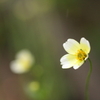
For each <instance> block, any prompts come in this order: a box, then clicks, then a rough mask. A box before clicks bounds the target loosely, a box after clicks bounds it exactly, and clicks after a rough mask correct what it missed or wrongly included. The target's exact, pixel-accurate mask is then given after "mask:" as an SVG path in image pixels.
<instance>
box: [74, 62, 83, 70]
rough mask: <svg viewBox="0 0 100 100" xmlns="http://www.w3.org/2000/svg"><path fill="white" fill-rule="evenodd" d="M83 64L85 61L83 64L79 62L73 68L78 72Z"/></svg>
mask: <svg viewBox="0 0 100 100" xmlns="http://www.w3.org/2000/svg"><path fill="white" fill-rule="evenodd" d="M83 63H84V61H82V62H79V61H78V62H77V63H76V64H75V65H74V66H73V68H74V69H75V70H76V69H78V68H79V67H81V66H82V64H83Z"/></svg>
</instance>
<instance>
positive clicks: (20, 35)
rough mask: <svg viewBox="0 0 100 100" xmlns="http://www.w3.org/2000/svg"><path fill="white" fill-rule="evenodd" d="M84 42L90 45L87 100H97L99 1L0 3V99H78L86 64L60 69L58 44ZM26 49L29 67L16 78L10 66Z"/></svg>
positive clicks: (17, 0)
mask: <svg viewBox="0 0 100 100" xmlns="http://www.w3.org/2000/svg"><path fill="white" fill-rule="evenodd" d="M81 37H85V38H86V39H88V40H89V41H90V43H91V53H90V58H91V60H92V63H93V72H92V76H91V80H90V86H89V97H90V100H100V77H99V76H100V63H99V62H100V61H99V60H100V1H99V0H95V1H94V0H91V1H84V0H0V100H84V90H85V80H86V76H87V73H88V70H89V62H88V61H87V62H86V63H85V64H84V65H82V66H81V67H80V68H79V69H78V70H74V69H73V68H71V69H67V70H63V69H62V68H61V65H60V61H59V60H60V58H61V57H62V56H63V55H64V54H66V52H65V51H64V49H63V47H62V44H63V43H64V42H65V41H66V40H67V39H68V38H74V39H76V40H77V41H79V40H80V38H81ZM22 49H28V50H30V52H31V53H32V55H33V56H34V58H35V63H34V64H33V65H32V67H31V69H30V70H29V71H28V72H27V73H22V74H16V73H14V72H12V71H11V70H10V62H11V61H12V60H14V59H15V55H16V53H17V52H19V51H20V50H22Z"/></svg>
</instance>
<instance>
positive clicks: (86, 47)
mask: <svg viewBox="0 0 100 100" xmlns="http://www.w3.org/2000/svg"><path fill="white" fill-rule="evenodd" d="M80 46H81V49H82V50H83V51H84V52H85V53H86V54H88V53H89V52H90V43H89V41H88V40H86V39H85V38H81V40H80Z"/></svg>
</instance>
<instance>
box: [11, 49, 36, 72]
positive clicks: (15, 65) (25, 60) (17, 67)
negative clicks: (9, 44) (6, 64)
mask: <svg viewBox="0 0 100 100" xmlns="http://www.w3.org/2000/svg"><path fill="white" fill-rule="evenodd" d="M33 63H34V57H33V56H32V54H31V53H30V51H29V50H26V49H24V50H21V51H20V52H18V53H17V55H16V59H15V60H14V61H12V62H11V63H10V69H11V70H12V72H14V73H17V74H21V73H25V72H28V71H29V70H30V68H31V66H32V64H33Z"/></svg>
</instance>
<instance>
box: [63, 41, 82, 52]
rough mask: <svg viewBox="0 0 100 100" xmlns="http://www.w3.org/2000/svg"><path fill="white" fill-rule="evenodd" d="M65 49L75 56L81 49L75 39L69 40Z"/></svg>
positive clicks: (65, 44) (64, 45)
mask: <svg viewBox="0 0 100 100" xmlns="http://www.w3.org/2000/svg"><path fill="white" fill-rule="evenodd" d="M63 47H64V49H65V50H66V51H67V52H68V53H69V54H75V53H76V52H77V50H79V49H80V44H79V43H78V42H77V41H76V40H74V39H68V40H67V41H66V42H65V43H64V44H63Z"/></svg>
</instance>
